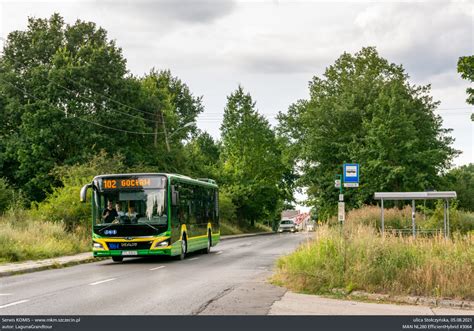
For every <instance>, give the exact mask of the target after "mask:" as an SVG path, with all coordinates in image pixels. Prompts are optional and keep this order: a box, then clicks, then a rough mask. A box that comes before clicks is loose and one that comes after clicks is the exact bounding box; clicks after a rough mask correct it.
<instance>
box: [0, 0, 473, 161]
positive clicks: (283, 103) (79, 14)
mask: <svg viewBox="0 0 474 331" xmlns="http://www.w3.org/2000/svg"><path fill="white" fill-rule="evenodd" d="M54 12H58V13H60V14H61V15H62V16H63V17H64V19H65V21H66V22H67V23H74V22H75V21H76V20H77V19H81V20H86V21H93V22H96V23H97V24H98V25H99V26H102V27H103V28H105V29H106V30H107V31H108V34H109V37H110V38H112V39H115V40H116V44H117V45H118V46H119V47H121V48H122V50H123V54H124V56H125V58H126V59H127V66H128V69H129V71H130V73H132V74H134V75H138V76H141V75H144V74H146V73H147V72H149V71H150V69H151V68H156V69H170V70H171V71H172V73H173V75H175V76H178V77H179V78H180V79H181V80H182V81H183V82H185V83H186V84H187V85H188V86H189V87H190V89H191V91H192V92H193V93H194V94H195V95H197V96H203V104H204V106H205V111H204V112H203V113H202V114H201V115H200V116H199V118H198V121H197V123H198V127H199V128H200V129H202V130H204V131H207V132H209V133H210V134H211V135H212V136H213V137H215V138H218V137H219V127H220V124H221V120H222V116H223V112H224V107H225V104H226V101H227V96H228V95H229V94H230V93H232V91H234V90H235V89H236V88H237V86H238V85H239V84H241V85H242V86H243V87H244V89H245V90H246V91H248V92H250V94H251V95H252V97H253V99H254V100H255V101H256V104H257V108H258V110H259V111H260V113H262V114H264V115H265V116H266V117H267V118H268V120H269V122H270V123H271V124H272V125H276V124H277V121H276V119H275V116H276V114H277V113H278V112H280V111H282V112H286V110H287V109H288V106H289V105H291V104H292V103H294V102H295V101H296V100H298V99H305V98H308V82H309V81H310V80H311V79H312V77H313V76H321V75H322V73H323V72H324V70H325V68H326V67H327V66H329V65H331V64H332V63H334V61H335V60H336V59H337V58H338V57H339V56H340V55H341V54H342V53H343V52H350V53H355V52H357V51H359V50H360V49H361V48H362V47H365V46H375V47H376V48H377V50H378V52H379V54H380V55H381V56H383V57H385V58H386V59H388V61H390V62H393V63H397V64H402V65H403V66H404V68H405V69H406V71H407V73H408V74H409V76H410V82H411V83H414V84H418V85H426V84H431V87H432V90H431V95H432V96H433V99H434V100H438V101H440V102H441V104H440V106H439V109H438V110H437V113H438V114H439V115H441V117H442V118H443V126H444V127H445V128H451V129H453V131H452V133H451V135H452V136H453V137H454V138H455V143H454V147H455V148H456V149H458V150H460V151H462V154H461V155H460V156H458V157H457V158H456V159H455V160H454V165H455V166H459V165H463V164H467V163H471V162H474V148H473V147H474V126H473V124H474V122H472V121H471V120H470V115H471V113H472V112H473V109H474V107H472V106H470V105H468V104H467V103H466V102H465V100H466V88H468V87H469V83H468V82H467V81H465V80H463V79H461V78H460V75H459V74H458V73H457V71H456V64H457V60H458V58H459V57H460V56H464V55H473V54H474V2H473V1H467V0H466V1H456V2H448V1H403V2H401V1H400V2H397V1H378V2H374V1H342V2H341V1H340V2H326V1H277V0H274V1H253V2H251V1H229V0H206V1H204V0H161V1H153V2H152V1H133V2H132V1H123V0H119V1H84V0H80V1H77V0H76V1H61V2H59V1H18V0H17V1H7V0H0V37H2V38H6V36H7V35H8V33H9V32H11V31H14V30H18V29H25V28H26V24H27V18H28V16H33V17H42V18H44V17H49V16H50V15H51V14H52V13H54Z"/></svg>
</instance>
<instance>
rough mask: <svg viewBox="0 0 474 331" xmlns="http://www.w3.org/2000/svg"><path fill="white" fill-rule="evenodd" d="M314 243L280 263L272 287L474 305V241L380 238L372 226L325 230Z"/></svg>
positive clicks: (466, 237) (461, 238)
mask: <svg viewBox="0 0 474 331" xmlns="http://www.w3.org/2000/svg"><path fill="white" fill-rule="evenodd" d="M315 236H316V237H315V240H314V241H312V242H309V243H308V244H305V245H303V246H301V247H300V248H299V249H298V250H297V251H296V252H294V253H293V254H291V255H289V256H286V257H283V258H281V259H279V261H278V263H277V267H278V270H277V273H276V275H275V276H274V282H275V283H276V284H279V285H283V286H286V287H288V288H290V289H292V290H294V291H298V292H303V293H312V294H329V293H331V292H332V290H333V289H341V288H342V289H345V291H346V292H351V291H353V290H363V291H367V292H376V293H384V294H390V295H420V296H434V297H445V298H456V299H468V300H474V288H473V287H472V284H474V267H473V265H474V262H473V261H474V236H473V235H472V234H467V235H464V236H461V235H459V234H456V235H455V236H454V238H453V240H448V241H446V240H445V239H444V238H442V237H441V236H436V237H431V238H418V239H416V240H413V239H412V238H411V237H405V238H404V237H396V236H391V235H388V236H386V237H385V238H382V237H381V236H379V235H378V233H377V231H376V230H375V229H374V228H373V227H370V226H367V225H362V224H355V225H352V226H351V225H348V226H346V228H345V229H344V231H341V230H340V229H339V228H338V227H327V226H323V227H320V228H319V229H318V231H317V232H316V234H315Z"/></svg>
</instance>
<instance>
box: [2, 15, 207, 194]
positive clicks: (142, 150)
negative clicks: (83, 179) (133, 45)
mask: <svg viewBox="0 0 474 331" xmlns="http://www.w3.org/2000/svg"><path fill="white" fill-rule="evenodd" d="M0 110H1V112H0V120H1V121H0V138H1V141H0V169H1V170H0V176H4V177H6V178H7V179H8V180H9V182H10V183H12V185H14V186H15V187H16V188H22V189H23V190H24V192H25V193H26V195H27V197H28V198H29V199H30V200H33V201H40V200H42V199H43V198H44V197H45V195H46V193H47V192H51V190H52V187H54V186H58V185H60V184H61V183H60V182H59V181H57V180H56V179H55V177H54V176H52V175H51V170H52V169H54V168H55V167H56V166H61V165H67V164H75V163H77V162H79V163H83V162H86V161H87V160H89V159H90V158H91V156H93V155H95V154H97V153H99V151H100V150H102V149H104V150H106V151H107V152H108V153H110V154H116V153H120V154H122V155H124V157H125V163H126V165H128V166H129V167H132V166H135V165H137V164H141V165H145V166H149V165H153V166H155V167H157V168H160V170H162V171H176V170H178V169H180V167H181V166H182V164H184V163H185V162H184V159H183V155H182V144H181V141H182V140H183V139H186V138H188V137H189V133H190V132H191V131H192V130H193V129H194V128H193V127H192V126H190V127H186V129H184V130H180V131H178V130H179V129H180V127H181V126H182V125H183V124H185V123H189V122H192V121H194V119H195V118H196V116H197V114H199V112H201V111H202V105H201V99H200V98H198V97H194V96H193V95H192V93H191V92H190V90H189V88H188V87H187V86H186V84H184V83H183V82H181V81H180V80H179V79H178V78H176V77H173V76H172V75H171V73H170V72H169V71H160V72H157V71H154V70H153V71H152V72H151V73H150V74H149V75H147V76H146V77H144V78H143V79H137V78H135V77H133V76H131V75H129V74H128V72H127V68H126V60H125V59H124V57H123V55H122V50H121V49H120V48H119V47H117V46H116V44H115V41H113V40H109V39H108V37H107V32H106V31H105V30H104V29H102V28H100V27H97V26H96V25H95V23H92V22H84V21H80V20H78V21H76V22H75V23H74V24H65V23H64V21H63V19H62V17H61V16H59V15H58V14H54V15H52V16H51V17H50V18H49V19H36V18H30V19H29V20H28V26H27V28H26V30H24V31H14V32H11V33H10V34H9V35H8V38H7V41H6V43H5V45H4V50H3V55H2V57H1V58H0ZM165 126H166V129H167V132H168V137H170V141H169V143H170V145H171V147H172V148H173V153H172V154H170V153H167V151H166V148H165V139H164V131H165V130H164V128H165ZM154 131H157V132H156V134H154ZM158 131H159V132H158ZM137 133H138V134H137ZM174 133H176V134H174ZM155 137H157V138H156V141H155Z"/></svg>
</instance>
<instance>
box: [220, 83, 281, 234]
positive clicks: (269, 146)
mask: <svg viewBox="0 0 474 331" xmlns="http://www.w3.org/2000/svg"><path fill="white" fill-rule="evenodd" d="M221 133H222V151H221V154H220V159H221V162H222V165H223V168H222V179H223V181H224V187H225V189H226V191H227V192H228V194H229V195H230V196H231V198H232V202H233V204H234V205H235V206H236V214H237V218H238V220H239V221H240V222H241V223H245V222H249V221H250V223H251V225H253V224H254V222H255V221H257V220H260V219H262V218H264V217H269V216H273V215H274V213H275V212H276V211H277V206H278V202H279V201H280V200H281V198H282V192H281V190H280V188H279V184H280V183H281V180H282V176H283V173H284V171H285V167H284V165H283V162H282V153H281V150H280V148H279V145H278V144H277V140H276V137H275V134H274V132H273V131H272V130H271V128H270V125H269V123H268V121H267V120H266V119H265V118H264V117H263V116H262V115H260V114H259V113H258V112H257V110H256V109H255V103H254V102H253V101H252V98H251V96H250V94H248V93H245V92H244V90H243V88H242V87H241V86H239V87H238V89H237V90H236V91H235V92H234V93H232V94H231V95H230V96H229V97H228V98H227V105H226V108H225V111H224V121H223V124H222V126H221Z"/></svg>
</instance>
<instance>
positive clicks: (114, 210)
mask: <svg viewBox="0 0 474 331" xmlns="http://www.w3.org/2000/svg"><path fill="white" fill-rule="evenodd" d="M94 209H95V210H94V215H95V217H94V225H96V226H106V225H110V224H115V225H125V224H149V225H161V226H163V225H167V224H168V217H167V214H166V210H167V209H166V190H165V189H142V190H127V191H113V192H96V196H95V204H94Z"/></svg>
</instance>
